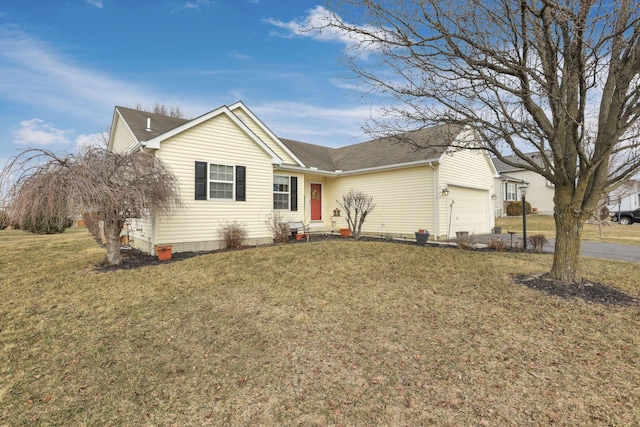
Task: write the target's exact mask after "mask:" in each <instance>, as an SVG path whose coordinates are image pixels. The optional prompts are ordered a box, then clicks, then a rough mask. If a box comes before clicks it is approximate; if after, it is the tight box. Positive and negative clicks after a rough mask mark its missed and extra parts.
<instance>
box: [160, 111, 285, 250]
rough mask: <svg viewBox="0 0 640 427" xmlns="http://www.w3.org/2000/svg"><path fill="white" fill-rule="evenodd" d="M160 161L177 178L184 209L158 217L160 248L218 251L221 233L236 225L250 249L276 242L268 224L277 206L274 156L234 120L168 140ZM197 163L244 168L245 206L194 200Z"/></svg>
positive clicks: (206, 124)
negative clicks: (253, 245)
mask: <svg viewBox="0 0 640 427" xmlns="http://www.w3.org/2000/svg"><path fill="white" fill-rule="evenodd" d="M157 156H158V157H159V158H161V159H162V160H163V161H164V162H165V163H166V164H167V165H169V167H170V168H171V169H172V170H173V172H174V174H175V175H176V177H177V178H178V180H179V182H180V192H181V194H182V203H183V207H182V208H181V209H179V210H177V211H175V212H173V213H172V214H171V215H164V216H162V217H159V218H158V221H157V223H156V229H155V243H156V244H169V243H170V244H172V245H173V246H174V251H175V252H180V251H190V250H208V249H216V248H218V247H219V246H220V230H221V228H222V227H223V226H224V225H225V224H226V223H227V222H234V221H237V222H238V223H240V224H242V225H243V226H244V227H245V228H246V230H247V232H248V234H247V243H248V244H257V243H267V242H270V241H271V240H272V235H271V231H270V230H269V228H268V226H267V223H266V221H267V219H268V216H269V215H270V214H271V212H272V204H273V201H272V200H273V199H272V190H273V185H272V181H273V178H272V177H273V166H272V162H271V157H270V156H269V155H268V154H267V153H266V152H265V151H264V149H262V148H261V147H260V146H259V145H258V144H256V143H255V142H254V141H252V140H251V139H249V138H248V136H247V135H246V133H245V132H244V131H242V130H241V129H240V128H239V127H238V126H237V125H236V124H235V123H233V121H231V120H230V119H229V117H227V116H226V115H219V116H216V117H214V118H212V119H211V120H209V121H207V122H204V123H202V124H201V125H199V126H197V127H195V128H191V129H188V130H186V131H185V132H182V133H180V134H179V135H176V136H175V137H173V138H170V139H168V140H166V141H163V142H162V144H161V147H160V149H159V150H158V151H157ZM196 161H202V162H207V163H209V164H223V165H233V166H238V165H239V166H245V167H246V168H247V169H246V186H247V187H246V201H245V202H238V201H235V199H234V200H194V197H195V189H194V180H195V162H196ZM234 189H235V186H234Z"/></svg>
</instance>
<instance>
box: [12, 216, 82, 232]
mask: <svg viewBox="0 0 640 427" xmlns="http://www.w3.org/2000/svg"><path fill="white" fill-rule="evenodd" d="M72 225H73V219H71V218H51V219H49V220H44V219H42V218H37V217H36V218H27V219H26V220H25V221H24V222H23V223H22V224H15V225H14V228H19V229H21V230H24V231H28V232H29V233H35V234H59V233H63V232H64V230H66V229H67V228H69V227H71V226H72Z"/></svg>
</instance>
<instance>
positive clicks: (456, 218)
mask: <svg viewBox="0 0 640 427" xmlns="http://www.w3.org/2000/svg"><path fill="white" fill-rule="evenodd" d="M448 188H449V197H448V200H447V210H448V215H447V216H448V218H447V221H451V233H452V234H453V233H455V232H456V231H468V232H470V233H485V232H486V230H488V228H489V227H488V225H487V203H488V201H487V192H486V191H485V190H477V189H473V188H465V187H459V186H452V185H450V186H449V187H448ZM452 202H453V205H452Z"/></svg>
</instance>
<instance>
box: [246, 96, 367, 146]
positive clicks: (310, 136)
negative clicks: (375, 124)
mask: <svg viewBox="0 0 640 427" xmlns="http://www.w3.org/2000/svg"><path fill="white" fill-rule="evenodd" d="M249 108H251V110H252V111H253V112H254V113H256V115H257V116H258V117H259V118H260V119H261V120H263V121H264V122H265V123H266V124H267V126H269V127H270V128H271V129H272V130H273V131H274V133H275V134H276V135H277V136H279V137H282V138H289V139H296V140H299V141H303V142H308V143H312V144H318V145H324V146H328V147H341V146H344V145H350V144H355V143H357V142H362V141H365V140H367V139H369V138H368V136H366V135H365V134H364V132H363V130H362V128H361V125H362V124H363V123H364V122H365V120H367V119H368V118H370V117H371V116H372V115H376V112H375V111H373V110H372V109H371V108H369V107H365V106H361V107H357V108H329V107H317V106H313V105H309V104H305V103H300V102H270V103H265V104H262V105H256V106H249ZM283 111H286V114H283Z"/></svg>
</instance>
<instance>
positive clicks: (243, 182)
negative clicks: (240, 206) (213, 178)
mask: <svg viewBox="0 0 640 427" xmlns="http://www.w3.org/2000/svg"><path fill="white" fill-rule="evenodd" d="M236 201H238V202H246V201H247V167H246V166H236Z"/></svg>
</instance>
